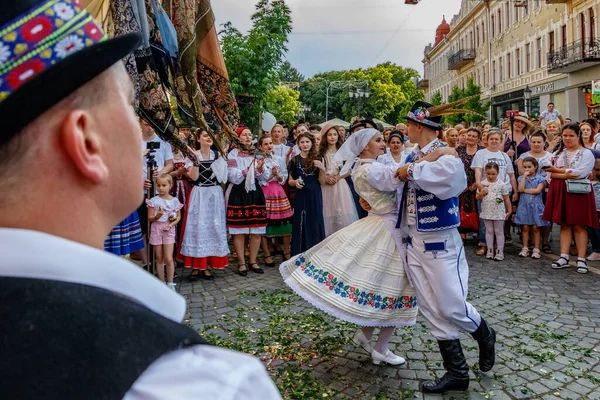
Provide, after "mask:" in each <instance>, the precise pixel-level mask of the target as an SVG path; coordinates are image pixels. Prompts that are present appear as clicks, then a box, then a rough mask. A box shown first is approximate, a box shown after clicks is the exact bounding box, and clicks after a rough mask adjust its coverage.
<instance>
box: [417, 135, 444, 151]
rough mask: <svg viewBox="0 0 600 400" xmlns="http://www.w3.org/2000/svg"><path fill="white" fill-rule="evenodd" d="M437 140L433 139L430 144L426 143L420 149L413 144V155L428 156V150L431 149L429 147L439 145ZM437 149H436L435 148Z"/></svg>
mask: <svg viewBox="0 0 600 400" xmlns="http://www.w3.org/2000/svg"><path fill="white" fill-rule="evenodd" d="M439 141H440V140H439V139H437V138H436V139H433V140H432V141H431V142H429V143H427V144H426V145H425V146H424V147H423V148H422V149H421V148H420V147H419V145H418V144H415V146H414V147H413V149H414V150H413V153H415V154H417V153H418V152H422V153H423V154H429V153H430V152H431V151H430V150H429V149H431V147H433V146H438V147H439V145H440V143H439ZM436 148H437V147H436Z"/></svg>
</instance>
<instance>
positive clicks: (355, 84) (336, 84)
mask: <svg viewBox="0 0 600 400" xmlns="http://www.w3.org/2000/svg"><path fill="white" fill-rule="evenodd" d="M345 88H361V89H362V88H364V89H365V90H366V91H369V81H367V80H358V81H333V82H328V83H327V90H326V94H325V121H328V120H329V89H345Z"/></svg>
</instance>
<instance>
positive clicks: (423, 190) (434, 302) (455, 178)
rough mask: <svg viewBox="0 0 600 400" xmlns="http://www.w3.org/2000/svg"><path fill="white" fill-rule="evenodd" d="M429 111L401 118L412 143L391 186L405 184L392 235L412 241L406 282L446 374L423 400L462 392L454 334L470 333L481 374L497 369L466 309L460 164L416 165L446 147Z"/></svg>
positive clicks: (483, 328)
mask: <svg viewBox="0 0 600 400" xmlns="http://www.w3.org/2000/svg"><path fill="white" fill-rule="evenodd" d="M432 107H433V106H432V105H431V104H428V103H425V102H417V103H416V104H415V105H414V106H413V107H412V109H411V111H410V112H409V113H408V116H406V117H405V119H406V125H407V127H408V137H409V139H410V141H411V142H412V143H415V148H414V151H413V153H412V154H411V155H409V157H408V158H407V162H406V164H405V165H403V166H402V167H400V168H399V169H398V170H397V172H396V179H398V180H400V181H405V182H407V184H406V185H404V189H403V190H402V199H401V200H400V199H399V203H400V204H401V206H400V207H401V208H400V210H399V217H398V223H397V226H396V227H397V228H400V227H402V228H403V229H404V231H405V232H408V233H409V236H408V238H407V239H406V246H407V263H406V273H407V275H408V277H409V278H410V280H411V282H412V284H413V286H414V288H415V291H416V294H417V299H418V302H419V307H420V310H421V312H422V313H423V316H424V317H425V318H426V319H427V320H428V321H429V323H430V324H431V332H432V334H433V335H434V336H435V337H436V339H437V340H438V344H439V347H440V352H441V353H442V358H443V361H444V367H445V368H446V371H447V372H446V374H445V375H444V376H443V377H442V378H441V379H438V380H434V381H427V382H424V383H423V384H422V385H421V390H422V391H423V392H426V393H442V392H445V391H447V390H466V389H467V388H468V387H469V366H468V365H467V362H466V360H465V356H464V354H463V352H462V348H461V345H460V340H459V333H458V331H459V330H463V331H467V332H469V333H470V334H471V335H472V336H473V338H474V339H475V340H477V343H478V344H479V368H480V370H481V372H483V373H489V372H490V371H491V369H492V367H493V366H494V361H495V342H496V333H495V331H494V330H493V329H491V328H490V327H488V325H487V323H486V322H485V320H484V319H483V318H482V317H481V315H480V314H479V312H477V310H476V309H475V307H473V306H472V305H471V304H470V303H468V302H467V301H466V298H467V291H468V280H469V266H468V265H467V260H466V258H465V254H464V248H463V243H462V240H461V238H460V235H459V233H458V230H457V229H456V228H457V227H458V225H459V222H460V220H459V208H458V195H459V194H460V193H462V192H463V191H464V189H465V188H466V186H467V181H466V176H465V172H464V167H463V164H462V162H461V160H460V159H459V158H457V157H455V156H452V155H445V156H442V157H440V158H439V159H438V160H437V161H435V162H427V161H422V162H421V161H420V160H421V158H422V157H424V156H425V155H427V154H429V153H430V152H432V151H434V150H435V149H437V148H439V147H442V146H446V144H445V143H444V142H442V141H440V140H439V139H438V137H437V136H438V135H437V134H438V131H440V130H441V129H442V127H441V126H440V121H441V117H439V116H438V117H436V116H433V115H431V114H432V113H433V112H432V113H430V111H429V110H428V109H429V108H432Z"/></svg>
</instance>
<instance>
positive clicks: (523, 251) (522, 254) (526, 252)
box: [519, 247, 539, 257]
mask: <svg viewBox="0 0 600 400" xmlns="http://www.w3.org/2000/svg"><path fill="white" fill-rule="evenodd" d="M538 251H539V250H538ZM519 257H529V249H528V248H527V247H523V248H522V249H521V252H520V253H519Z"/></svg>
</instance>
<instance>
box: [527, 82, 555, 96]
mask: <svg viewBox="0 0 600 400" xmlns="http://www.w3.org/2000/svg"><path fill="white" fill-rule="evenodd" d="M553 90H554V82H550V83H546V84H545V85H539V86H536V87H534V88H533V89H531V95H532V96H535V95H539V94H543V93H549V92H551V91H553Z"/></svg>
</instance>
